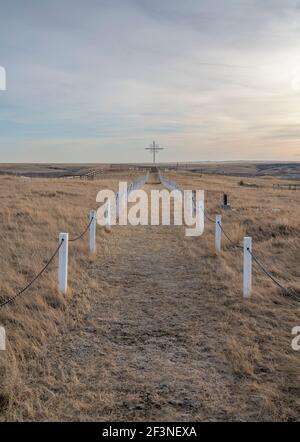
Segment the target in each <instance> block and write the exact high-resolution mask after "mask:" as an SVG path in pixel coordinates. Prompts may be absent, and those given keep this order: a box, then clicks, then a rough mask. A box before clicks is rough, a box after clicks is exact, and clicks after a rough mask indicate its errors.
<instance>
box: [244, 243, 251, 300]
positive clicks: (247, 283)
mask: <svg viewBox="0 0 300 442" xmlns="http://www.w3.org/2000/svg"><path fill="white" fill-rule="evenodd" d="M251 252H252V238H251V237H250V236H246V237H245V238H244V275H243V276H244V277H243V284H244V285H243V296H244V298H250V296H251V289H252V255H251Z"/></svg>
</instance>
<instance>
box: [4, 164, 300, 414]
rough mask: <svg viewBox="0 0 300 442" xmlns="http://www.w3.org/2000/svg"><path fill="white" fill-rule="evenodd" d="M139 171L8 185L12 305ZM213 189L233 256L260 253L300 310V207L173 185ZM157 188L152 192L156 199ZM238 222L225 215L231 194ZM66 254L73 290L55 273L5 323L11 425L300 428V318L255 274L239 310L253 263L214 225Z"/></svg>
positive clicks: (291, 200) (229, 184) (295, 200)
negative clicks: (253, 423) (245, 273)
mask: <svg viewBox="0 0 300 442" xmlns="http://www.w3.org/2000/svg"><path fill="white" fill-rule="evenodd" d="M139 176H140V173H138V172H134V171H132V172H128V171H126V170H124V171H123V172H118V173H117V174H116V173H112V172H110V171H106V172H104V173H103V176H101V178H98V179H96V180H94V181H82V180H76V179H74V180H67V179H44V178H43V179H42V178H34V179H30V178H25V177H12V176H2V177H0V191H1V197H2V199H1V201H2V204H1V208H0V216H1V246H2V253H1V258H0V259H1V265H0V268H1V276H2V277H1V281H0V284H1V287H0V293H1V296H2V298H3V299H5V298H7V297H9V296H12V295H13V294H14V293H15V292H16V291H17V290H18V289H20V288H21V287H23V286H24V285H25V284H26V283H27V282H28V281H29V280H30V279H31V278H32V277H33V276H34V275H35V274H36V273H37V272H38V271H39V269H40V268H41V267H42V266H43V265H44V264H45V263H46V261H47V259H48V258H49V257H50V256H51V253H52V252H53V251H54V250H55V248H56V247H57V245H58V233H59V232H61V231H67V232H69V233H70V236H71V237H74V236H76V235H78V233H80V232H81V231H82V230H83V229H84V227H85V225H86V224H87V223H88V214H89V210H90V209H91V208H96V207H97V205H96V200H95V199H96V194H97V192H98V191H99V190H101V189H103V188H113V189H117V187H118V181H119V180H128V181H132V180H134V179H136V178H138V177H139ZM165 176H166V177H167V178H169V179H171V180H172V181H175V182H177V183H178V184H180V185H181V186H183V187H185V188H190V189H196V188H199V189H204V190H205V198H206V210H207V212H208V213H209V214H210V215H211V216H214V215H215V214H222V215H223V226H224V228H226V230H227V231H228V233H229V234H230V235H231V236H232V238H233V239H234V240H235V241H237V242H238V241H239V242H240V241H241V240H242V238H243V236H244V235H245V234H247V235H250V236H252V238H253V250H254V251H255V253H256V254H257V255H258V256H259V257H261V259H262V261H263V262H264V263H266V265H267V268H268V269H269V270H270V271H271V272H272V274H273V275H274V276H275V277H276V278H278V279H279V280H280V281H282V283H283V284H284V285H285V286H286V287H290V288H292V289H293V290H295V292H296V293H298V294H299V295H300V281H299V276H300V275H299V259H300V248H299V231H300V227H299V216H300V209H299V207H300V206H299V203H300V192H299V191H289V190H278V189H276V190H275V189H273V187H272V185H273V183H278V182H280V180H278V179H274V178H271V177H263V178H257V177H256V178H254V177H250V178H247V182H249V183H253V184H256V185H257V186H258V187H253V188H252V187H244V186H240V185H239V178H237V177H223V176H217V175H207V176H206V175H202V176H198V175H197V174H193V173H192V172H182V171H181V172H180V173H176V172H165ZM153 186H156V187H157V185H154V184H153V185H151V184H148V185H146V186H145V189H147V190H150V189H151V188H152V187H153ZM224 191H226V192H228V194H229V195H230V200H231V204H232V208H233V210H231V211H226V212H223V211H222V209H221V198H222V194H223V192H224ZM97 244H98V251H97V254H96V256H93V257H92V256H90V255H89V253H88V239H87V238H85V239H82V240H81V241H78V242H75V243H73V244H70V251H69V254H70V269H69V291H68V294H67V295H66V296H62V295H61V294H59V293H58V291H57V262H56V261H55V262H54V263H53V264H52V265H51V268H50V269H49V270H48V271H47V273H46V274H44V275H43V276H42V278H41V279H39V280H38V281H37V282H36V283H35V285H34V286H33V287H32V288H30V289H29V290H28V291H27V292H26V293H24V294H23V295H22V296H20V297H19V298H18V299H17V300H16V301H15V302H14V303H12V304H9V305H7V306H5V307H3V308H2V309H1V310H0V325H3V326H5V328H6V333H7V344H8V348H7V351H5V352H0V379H1V390H0V415H1V419H2V420H49V419H52V420H76V419H77V420H113V419H118V420H122V421H126V420H130V419H131V420H135V419H136V420H146V419H148V420H149V419H150V420H157V421H158V420H175V419H178V420H186V421H187V420H193V419H196V420H275V421H278V420H298V419H299V413H300V399H299V397H300V395H299V393H300V369H299V368H300V365H299V353H298V352H295V351H293V350H292V349H291V339H292V335H291V330H292V328H293V327H294V326H298V325H300V323H299V313H300V308H299V304H297V303H295V302H294V301H292V300H291V299H289V298H286V297H284V296H282V294H281V293H280V292H279V290H278V289H277V288H276V287H275V286H274V285H273V283H272V281H270V279H269V278H267V277H266V276H265V275H264V274H263V273H262V272H261V271H260V270H259V269H257V268H256V267H255V269H254V276H253V286H254V290H253V294H252V297H251V299H249V300H243V298H242V254H241V252H240V251H238V250H237V249H236V248H234V247H233V246H232V245H230V244H229V243H228V242H227V241H226V239H225V238H224V240H223V250H222V252H220V253H216V252H215V248H214V226H213V225H210V224H207V225H206V226H205V232H204V234H203V235H202V236H200V237H197V238H187V237H185V236H184V228H183V227H176V228H175V227H172V226H169V227H166V226H157V227H154V226H153V227H152V226H143V227H142V226H139V227H129V226H128V227H121V226H119V227H114V228H113V229H112V231H111V233H110V234H108V233H106V232H105V231H104V230H103V229H101V228H98V232H97Z"/></svg>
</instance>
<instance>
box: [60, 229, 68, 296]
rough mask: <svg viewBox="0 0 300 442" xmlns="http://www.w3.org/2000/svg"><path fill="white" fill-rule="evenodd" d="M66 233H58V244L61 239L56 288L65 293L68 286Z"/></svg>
mask: <svg viewBox="0 0 300 442" xmlns="http://www.w3.org/2000/svg"><path fill="white" fill-rule="evenodd" d="M68 240H69V234H68V233H60V234H59V244H60V243H61V242H62V241H63V243H62V246H61V248H60V249H59V254H58V289H59V291H60V292H61V293H64V294H65V293H67V288H68Z"/></svg>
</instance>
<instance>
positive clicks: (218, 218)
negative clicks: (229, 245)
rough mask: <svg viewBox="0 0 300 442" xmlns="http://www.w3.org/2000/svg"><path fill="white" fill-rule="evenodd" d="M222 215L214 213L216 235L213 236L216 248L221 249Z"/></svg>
mask: <svg viewBox="0 0 300 442" xmlns="http://www.w3.org/2000/svg"><path fill="white" fill-rule="evenodd" d="M221 226H222V217H221V215H216V233H215V235H216V237H215V243H216V249H217V250H221V245H222V230H221Z"/></svg>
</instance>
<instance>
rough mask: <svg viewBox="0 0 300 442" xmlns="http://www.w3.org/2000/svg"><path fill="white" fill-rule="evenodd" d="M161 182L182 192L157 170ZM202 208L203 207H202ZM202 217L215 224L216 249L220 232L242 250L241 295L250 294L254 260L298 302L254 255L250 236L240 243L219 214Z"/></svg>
mask: <svg viewBox="0 0 300 442" xmlns="http://www.w3.org/2000/svg"><path fill="white" fill-rule="evenodd" d="M159 176H160V180H161V183H162V184H164V185H165V186H166V187H167V188H168V189H169V190H174V189H177V190H179V191H180V192H182V193H183V192H184V190H183V188H182V187H180V186H178V185H177V184H175V183H173V182H172V181H169V180H167V179H166V178H164V177H163V176H162V175H161V173H160V172H159ZM193 210H194V211H195V210H196V202H195V199H193ZM202 210H203V209H202ZM204 217H205V219H207V221H209V222H211V223H214V224H215V248H216V250H217V251H220V250H221V248H222V234H223V235H224V237H225V238H226V239H227V240H228V241H229V242H230V243H231V244H232V245H233V246H234V247H235V249H236V250H242V251H243V297H244V298H249V297H250V296H251V291H252V261H254V262H255V264H256V265H257V267H258V268H259V269H260V270H261V271H262V272H263V273H264V274H265V275H266V276H268V277H269V278H270V279H271V280H272V281H273V283H274V284H275V285H276V286H277V287H279V288H280V290H281V292H282V293H283V294H284V295H285V296H289V297H290V298H292V299H293V300H294V301H297V302H300V296H298V294H297V293H296V292H295V291H294V290H292V289H287V288H286V287H284V286H283V284H281V283H280V282H279V281H278V280H277V279H276V278H275V277H274V276H273V275H272V274H271V272H270V271H268V270H267V269H266V266H265V264H263V263H262V261H261V259H260V258H259V257H258V256H256V254H254V253H253V251H252V237H249V236H246V237H244V241H243V245H240V244H238V243H236V242H235V241H233V240H232V239H231V237H230V235H229V234H228V233H227V232H226V230H225V229H224V227H223V226H222V217H221V215H216V217H215V220H214V219H212V218H211V217H209V216H208V215H207V213H206V212H205V211H204Z"/></svg>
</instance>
